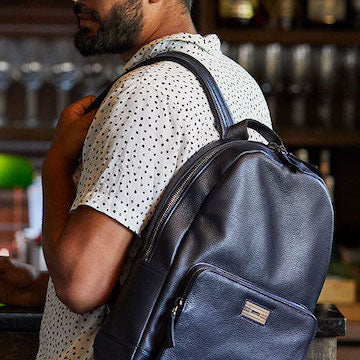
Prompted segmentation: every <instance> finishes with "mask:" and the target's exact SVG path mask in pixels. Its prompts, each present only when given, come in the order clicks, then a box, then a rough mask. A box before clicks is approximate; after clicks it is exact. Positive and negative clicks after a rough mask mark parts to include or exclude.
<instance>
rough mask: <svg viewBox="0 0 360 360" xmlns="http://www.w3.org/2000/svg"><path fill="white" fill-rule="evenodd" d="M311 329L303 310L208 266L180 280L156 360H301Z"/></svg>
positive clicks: (312, 333)
mask: <svg viewBox="0 0 360 360" xmlns="http://www.w3.org/2000/svg"><path fill="white" fill-rule="evenodd" d="M316 329H317V320H316V318H315V317H314V315H313V314H312V313H311V312H310V311H309V310H307V309H306V308H305V307H303V306H301V305H298V304H296V303H293V302H291V301H288V300H286V299H283V298H281V297H279V296H276V295H273V294H271V293H269V292H268V291H266V290H263V289H260V288H258V287H257V286H255V285H254V284H252V283H250V282H248V281H246V280H244V279H242V278H240V277H238V276H235V275H233V274H230V273H229V272H226V271H225V270H223V269H220V268H218V267H215V266H213V265H210V264H198V265H196V266H194V267H193V268H192V269H191V270H190V271H189V273H188V274H187V275H186V277H185V279H184V281H183V283H182V285H181V287H180V289H179V291H178V294H177V297H176V301H175V304H174V307H173V308H172V309H171V314H170V317H169V320H168V324H167V330H166V333H167V336H166V338H167V341H166V342H165V343H164V346H163V348H164V350H163V351H162V353H161V355H159V357H158V359H161V360H185V359H186V360H199V359H201V360H237V359H238V360H263V359H266V360H275V359H276V360H279V359H280V360H303V359H305V357H306V354H307V352H308V349H309V346H310V344H311V341H312V340H313V338H314V336H315V333H316Z"/></svg>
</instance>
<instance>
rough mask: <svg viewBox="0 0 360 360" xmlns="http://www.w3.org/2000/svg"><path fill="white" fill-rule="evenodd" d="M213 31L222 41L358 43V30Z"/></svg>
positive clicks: (319, 43) (222, 29)
mask: <svg viewBox="0 0 360 360" xmlns="http://www.w3.org/2000/svg"><path fill="white" fill-rule="evenodd" d="M214 32H215V33H216V34H217V35H218V36H219V38H220V39H221V40H222V41H225V42H229V43H246V42H251V43H258V44H268V43H280V44H284V45H292V44H304V43H307V44H312V45H321V44H335V45H344V46H345V45H346V46H351V45H359V44H360V31H345V30H344V31H338V30H336V31H335V30H328V31H326V30H307V29H306V30H305V29H304V30H292V31H281V30H266V29H264V30H261V29H253V30H250V29H231V28H215V29H214Z"/></svg>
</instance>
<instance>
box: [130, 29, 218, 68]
mask: <svg viewBox="0 0 360 360" xmlns="http://www.w3.org/2000/svg"><path fill="white" fill-rule="evenodd" d="M194 46H195V47H198V48H200V49H201V50H203V51H205V52H207V53H209V54H210V55H218V54H220V53H221V42H220V39H219V38H218V37H217V35H215V34H210V35H206V36H202V35H200V34H189V33H178V34H172V35H168V36H165V37H162V38H160V39H156V40H153V41H152V42H150V43H149V44H146V45H145V46H143V47H142V48H141V49H140V50H138V51H137V52H136V54H135V55H133V56H132V57H131V59H130V60H129V61H128V62H127V63H126V64H125V66H124V67H123V72H126V71H128V70H130V69H132V68H133V67H135V66H136V65H137V64H139V63H140V62H142V61H145V60H147V59H150V58H152V57H154V56H156V55H157V54H160V53H164V52H168V51H181V52H186V51H187V50H190V51H191V50H194Z"/></svg>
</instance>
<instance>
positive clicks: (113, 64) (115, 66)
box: [103, 55, 124, 83]
mask: <svg viewBox="0 0 360 360" xmlns="http://www.w3.org/2000/svg"><path fill="white" fill-rule="evenodd" d="M103 65H104V71H105V75H106V78H107V80H108V81H109V82H110V83H112V82H113V81H115V80H116V79H117V78H118V77H119V76H120V75H121V73H122V69H123V67H124V62H123V61H122V60H121V58H120V56H119V55H106V57H104V58H103Z"/></svg>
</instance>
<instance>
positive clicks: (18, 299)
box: [0, 256, 49, 306]
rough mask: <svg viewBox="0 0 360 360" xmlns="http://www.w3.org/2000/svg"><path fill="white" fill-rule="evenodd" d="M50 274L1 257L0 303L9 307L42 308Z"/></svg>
mask: <svg viewBox="0 0 360 360" xmlns="http://www.w3.org/2000/svg"><path fill="white" fill-rule="evenodd" d="M48 279H49V276H48V273H47V272H45V271H39V270H37V269H36V268H35V267H34V266H31V265H29V264H25V263H22V262H20V261H18V260H16V259H13V258H10V257H5V256H0V302H3V303H5V304H7V305H18V306H42V305H44V303H45V297H46V290H47V283H48Z"/></svg>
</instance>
